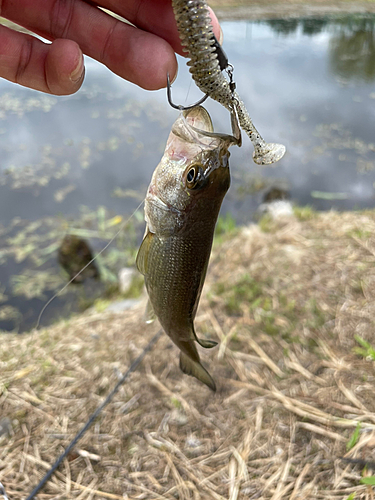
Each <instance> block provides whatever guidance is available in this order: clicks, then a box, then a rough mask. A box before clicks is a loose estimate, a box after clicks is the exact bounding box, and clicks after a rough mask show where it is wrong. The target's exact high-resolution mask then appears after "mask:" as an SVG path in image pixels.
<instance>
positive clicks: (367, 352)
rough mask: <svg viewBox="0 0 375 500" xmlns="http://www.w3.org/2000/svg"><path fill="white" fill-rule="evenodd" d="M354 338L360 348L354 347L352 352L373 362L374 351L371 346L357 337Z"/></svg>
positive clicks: (374, 358) (374, 357)
mask: <svg viewBox="0 0 375 500" xmlns="http://www.w3.org/2000/svg"><path fill="white" fill-rule="evenodd" d="M354 338H355V340H356V341H357V342H358V344H360V345H361V346H362V347H354V349H353V351H354V352H355V353H356V354H359V355H360V356H363V357H364V358H366V359H372V360H373V361H375V349H374V348H373V347H372V345H371V344H370V343H369V342H367V341H366V340H365V339H363V338H362V337H360V336H359V335H354Z"/></svg>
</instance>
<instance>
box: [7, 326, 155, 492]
mask: <svg viewBox="0 0 375 500" xmlns="http://www.w3.org/2000/svg"><path fill="white" fill-rule="evenodd" d="M162 332H163V330H162V329H160V330H159V331H158V332H157V333H156V334H155V335H154V336H153V337H152V339H151V340H150V342H149V343H148V344H147V346H146V347H145V348H144V349H143V351H142V352H141V354H140V355H139V356H138V358H137V359H136V360H135V361H133V363H132V364H131V365H130V367H129V368H128V370H127V371H126V372H125V373H124V375H123V376H122V377H121V378H120V380H119V381H118V382H117V384H116V385H115V387H114V388H113V389H112V391H111V392H110V393H109V394H108V396H107V397H106V399H105V400H104V401H103V403H102V404H101V405H99V406H98V407H97V409H96V410H95V411H94V413H93V414H92V415H91V416H90V418H89V419H88V420H87V422H86V423H85V425H84V426H83V427H82V429H81V430H80V431H79V432H77V434H76V435H75V437H74V438H73V439H72V440H71V441H70V443H69V445H68V446H67V447H66V448H65V450H64V452H63V453H62V454H61V455H60V456H59V458H58V459H57V460H56V462H55V463H54V464H53V465H52V467H51V468H50V469H49V471H48V472H47V474H46V475H45V476H44V477H43V479H42V480H41V481H40V482H39V484H38V485H37V486H36V487H35V488H34V489H33V491H32V492H31V493H30V495H29V496H28V497H27V498H26V500H33V498H34V497H35V495H36V494H37V493H39V491H40V490H41V489H42V488H43V487H44V486H45V484H46V483H47V481H48V480H49V479H50V478H51V476H52V474H53V473H54V472H55V471H56V469H57V468H58V467H59V466H60V464H61V463H62V461H63V460H64V459H65V458H66V457H67V456H68V454H69V453H70V451H71V450H72V449H73V448H74V446H75V445H76V444H77V443H78V441H79V440H80V439H81V438H82V437H83V435H84V434H85V433H86V431H87V430H88V429H89V427H91V425H92V424H93V422H94V420H95V419H96V418H97V417H98V415H99V414H100V413H101V411H102V410H103V409H104V408H105V407H106V406H107V405H108V403H110V402H111V400H112V399H113V396H114V395H115V394H116V393H117V392H118V390H119V389H120V387H121V385H122V384H123V383H124V382H125V380H126V379H127V378H128V376H129V375H130V374H131V373H132V372H134V371H135V370H136V369H137V368H138V366H139V365H140V364H141V362H142V360H143V358H144V357H145V355H146V354H147V353H148V352H149V351H151V349H152V348H153V347H154V345H155V344H156V342H157V341H158V340H159V338H160V336H161V334H162ZM0 486H1V483H0ZM1 494H3V496H4V497H5V500H8V498H7V497H6V495H5V490H4V492H2V490H1V489H0V495H1Z"/></svg>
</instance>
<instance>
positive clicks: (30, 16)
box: [2, 0, 220, 90]
mask: <svg viewBox="0 0 375 500" xmlns="http://www.w3.org/2000/svg"><path fill="white" fill-rule="evenodd" d="M100 6H101V7H105V8H107V9H110V10H112V11H113V12H115V13H116V14H119V15H120V16H122V17H125V18H127V19H128V20H129V21H131V22H132V23H133V24H134V25H136V26H138V27H139V28H141V29H137V28H135V27H133V26H130V25H128V24H125V23H123V22H121V21H118V20H116V19H114V18H113V17H111V16H109V15H107V14H106V13H104V12H103V11H101V10H100V9H98V8H97V7H96V6H93V5H90V4H88V3H86V2H84V1H82V0H55V1H53V2H52V1H51V0H18V1H17V2H14V1H12V0H2V15H3V16H4V17H7V18H8V19H11V20H12V21H14V22H16V23H18V24H21V25H23V26H25V27H26V28H28V29H30V30H31V31H34V32H35V33H38V34H39V35H41V36H43V37H45V38H47V39H49V40H55V39H57V38H68V39H70V40H74V41H75V42H77V43H78V45H79V46H80V47H81V49H82V51H83V52H84V53H85V54H87V55H89V56H91V57H93V58H94V59H96V60H98V61H99V62H102V63H103V64H105V65H106V66H107V67H108V68H109V69H111V70H112V71H113V72H114V73H116V74H118V75H119V76H121V77H123V78H125V79H127V80H129V81H131V82H133V83H135V84H137V85H139V86H141V87H143V88H145V89H147V90H156V89H158V88H162V87H165V86H166V75H167V73H169V74H170V75H171V77H173V76H174V75H175V74H176V72H177V62H176V59H175V54H174V51H177V52H178V53H181V52H182V50H181V45H180V41H179V37H178V32H177V27H176V23H175V19H174V15H173V11H172V7H171V3H170V1H169V0H154V1H153V0H143V1H141V0H128V1H127V2H124V1H123V0H101V2H100ZM214 19H215V20H216V18H214ZM219 29H220V28H219V25H218V23H217V20H216V25H215V30H216V34H217V36H218V31H219Z"/></svg>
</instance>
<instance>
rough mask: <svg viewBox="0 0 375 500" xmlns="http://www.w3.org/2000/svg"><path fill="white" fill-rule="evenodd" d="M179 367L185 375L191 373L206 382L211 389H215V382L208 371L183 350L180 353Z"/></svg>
mask: <svg viewBox="0 0 375 500" xmlns="http://www.w3.org/2000/svg"><path fill="white" fill-rule="evenodd" d="M180 369H181V371H183V372H184V373H186V375H192V376H193V377H195V378H197V379H198V380H200V381H201V382H203V383H204V384H206V385H207V387H209V388H210V389H211V390H212V391H214V392H215V391H216V385H215V382H214V380H213V378H212V377H211V375H210V374H209V373H208V371H207V370H206V369H205V368H203V366H202V365H201V364H200V363H198V362H196V361H193V360H192V359H191V358H189V357H188V356H187V355H186V354H184V353H183V352H181V353H180Z"/></svg>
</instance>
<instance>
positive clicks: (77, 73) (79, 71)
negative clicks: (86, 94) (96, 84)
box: [69, 54, 85, 83]
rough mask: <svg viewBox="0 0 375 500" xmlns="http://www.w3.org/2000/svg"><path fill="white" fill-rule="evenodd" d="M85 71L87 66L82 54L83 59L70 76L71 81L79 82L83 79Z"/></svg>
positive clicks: (81, 58)
mask: <svg viewBox="0 0 375 500" xmlns="http://www.w3.org/2000/svg"><path fill="white" fill-rule="evenodd" d="M84 71H85V66H84V64H83V55H82V54H81V57H80V59H79V62H78V64H77V66H76V68H75V69H74V70H73V71H72V72H71V73H70V76H69V78H70V80H71V81H72V82H73V83H77V82H79V81H80V80H82V78H83V75H84Z"/></svg>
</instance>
